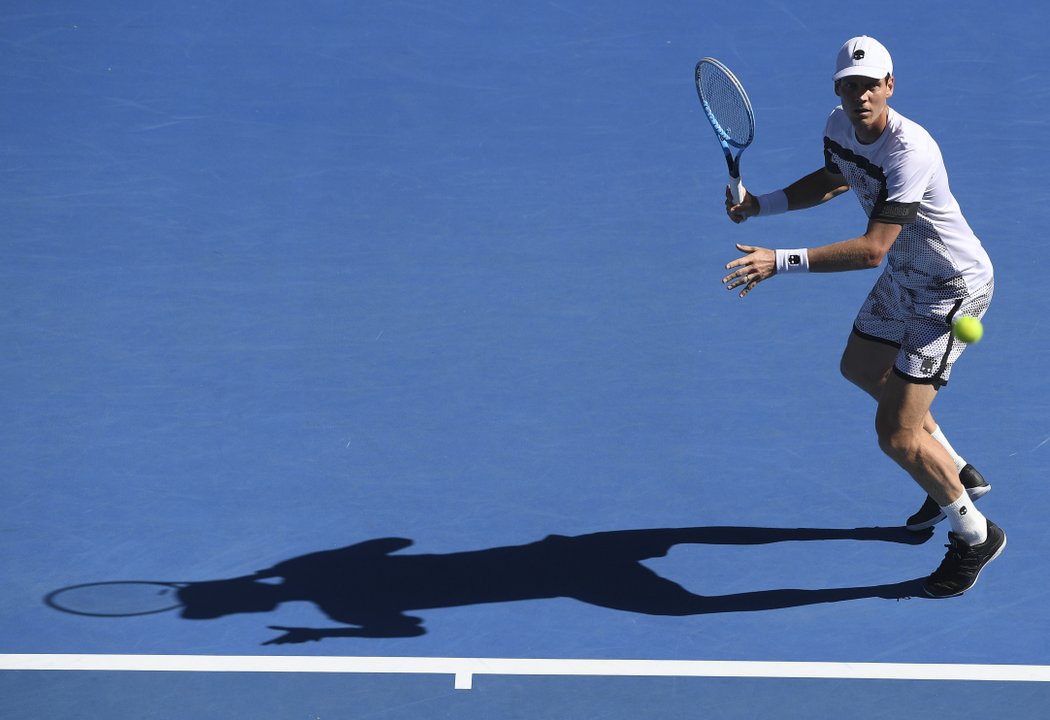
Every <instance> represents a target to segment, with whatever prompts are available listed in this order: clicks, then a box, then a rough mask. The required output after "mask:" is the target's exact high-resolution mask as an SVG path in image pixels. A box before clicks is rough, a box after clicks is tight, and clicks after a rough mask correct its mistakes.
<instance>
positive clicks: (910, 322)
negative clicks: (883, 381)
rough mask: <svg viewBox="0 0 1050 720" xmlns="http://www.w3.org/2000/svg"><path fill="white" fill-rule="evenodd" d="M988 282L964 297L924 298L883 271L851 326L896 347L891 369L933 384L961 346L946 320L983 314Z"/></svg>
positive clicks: (947, 370)
mask: <svg viewBox="0 0 1050 720" xmlns="http://www.w3.org/2000/svg"><path fill="white" fill-rule="evenodd" d="M994 287H995V281H994V280H992V281H989V283H988V284H987V285H985V286H984V287H983V288H981V290H979V291H978V292H976V293H975V294H973V295H970V296H967V297H964V298H949V299H942V298H932V299H930V300H929V301H925V300H924V299H923V298H922V297H921V296H919V295H918V294H917V293H916V292H915V291H914V290H911V289H908V288H905V287H903V286H902V285H900V284H899V283H897V281H896V280H894V279H893V277H892V276H891V275H890V274H889V273H888V272H884V273H883V274H882V277H880V278H879V280H878V282H876V283H875V287H873V288H872V289H871V293H870V294H869V295H868V299H867V300H866V301H865V302H864V305H863V306H862V307H861V309H860V312H859V313H857V319H856V320H855V321H854V324H853V331H854V332H855V333H857V334H858V335H860V336H861V337H863V338H866V339H868V340H874V341H876V342H882V343H886V344H888V345H893V346H894V347H896V348H898V349H899V350H900V352H898V353H897V360H896V362H895V363H894V366H893V368H894V370H895V371H896V372H897V374H898V375H900V376H902V377H903V378H904V379H906V380H910V381H911V382H916V383H927V384H933V385H937V386H938V387H939V386H941V385H944V384H946V383H947V382H948V376H949V375H951V372H952V365H953V364H954V363H955V361H956V360H958V359H959V356H960V355H962V351H963V350H965V349H966V343H964V342H961V341H959V340H956V339H955V336H954V335H952V333H951V328H952V321H953V320H954V319H955V318H956V317H959V316H961V315H972V316H973V317H975V318H981V317H983V316H984V313H985V311H986V310H988V306H989V305H990V304H991V302H992V292H993V290H994Z"/></svg>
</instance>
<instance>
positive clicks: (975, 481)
mask: <svg viewBox="0 0 1050 720" xmlns="http://www.w3.org/2000/svg"><path fill="white" fill-rule="evenodd" d="M959 481H960V482H962V484H963V487H964V488H966V494H967V495H969V496H970V499H971V500H976V499H977V498H979V497H982V496H983V495H984V494H985V493H987V492H988V491H989V490H991V489H992V486H991V485H989V484H988V483H987V482H985V480H984V476H983V475H981V473H979V472H977V468H975V467H974V466H973V465H967V466H966V467H964V468H963V469H962V470H960V471H959ZM943 519H944V513H943V512H942V511H941V507H940V505H938V504H937V503H936V502H935V501H934V499H933V498H931V497H930V496H929V495H927V496H926V502H924V503H923V504H922V507H921V508H919V511H918V512H917V513H915V514H914V515H912V516H911V517H910V518H908V522H907V524H906V525H905V526H904V527H906V528H908V529H909V530H911V531H912V532H919V531H920V530H925V529H927V528H931V527H933V526H934V525H936V524H937V523H939V522H940V521H941V520H943Z"/></svg>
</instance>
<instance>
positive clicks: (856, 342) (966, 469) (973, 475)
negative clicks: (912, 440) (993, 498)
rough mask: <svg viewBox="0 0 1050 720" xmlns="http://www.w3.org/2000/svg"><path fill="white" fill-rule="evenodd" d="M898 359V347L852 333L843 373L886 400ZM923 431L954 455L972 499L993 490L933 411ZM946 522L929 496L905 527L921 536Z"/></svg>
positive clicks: (852, 381)
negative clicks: (884, 394)
mask: <svg viewBox="0 0 1050 720" xmlns="http://www.w3.org/2000/svg"><path fill="white" fill-rule="evenodd" d="M896 357H897V348H896V346H894V345H888V344H886V343H881V342H877V341H874V340H868V339H866V338H863V337H861V336H860V335H857V334H856V333H850V337H849V341H848V342H847V343H846V349H845V351H844V352H843V353H842V361H841V364H840V370H841V372H842V375H843V376H844V377H845V378H846V379H847V380H849V381H850V382H851V383H853V384H854V385H856V386H857V387H859V388H860V389H861V390H863V391H864V392H866V393H867V394H868V395H870V396H871V397H872V398H874V399H875V400H876V402H877V401H878V400H879V399H880V398H881V397H882V390H883V387H884V386H885V385H886V380H887V378H889V376H890V375H891V374H892V373H893V363H894V361H895V360H896ZM922 427H923V429H924V430H925V431H926V432H927V433H930V435H931V437H933V438H934V439H935V440H936V441H937V442H938V443H940V444H941V446H942V447H943V448H945V450H946V451H947V452H948V453H949V454H950V455H951V457H952V460H953V462H954V464H955V467H956V471H957V472H958V474H959V480H960V482H962V484H963V486H964V487H965V488H966V491H967V493H968V494H969V495H970V497H971V498H972V499H974V500H976V499H977V498H979V497H982V496H983V495H984V494H985V493H987V492H988V491H989V490H990V489H991V485H989V484H988V483H987V482H986V481H985V479H984V477H983V476H982V475H981V473H980V472H979V471H978V470H977V468H975V467H974V466H973V465H970V464H969V463H967V462H966V460H964V459H963V458H962V457H961V456H960V455H959V454H958V453H957V452H956V451H955V449H954V448H952V446H951V443H949V442H948V439H947V438H946V437H945V436H944V433H942V432H940V429H939V428H938V426H937V421H936V420H934V418H933V414H932V413H931V412H930V411H929V410H927V412H926V415H925V416H924V417H923V422H922ZM944 518H945V515H944V513H942V512H941V509H940V506H939V505H938V504H937V502H936V501H935V500H934V499H933V498H932V497H930V496H929V495H927V497H926V500H925V501H924V502H923V504H922V507H920V508H919V509H918V510H917V511H916V512H914V513H912V515H910V516H909V517H908V520H907V522H906V523H905V526H906V527H907V528H908V529H909V530H912V531H915V532H919V531H922V530H926V529H927V528H930V527H933V526H934V525H936V524H937V523H939V522H940V521H941V520H943V519H944Z"/></svg>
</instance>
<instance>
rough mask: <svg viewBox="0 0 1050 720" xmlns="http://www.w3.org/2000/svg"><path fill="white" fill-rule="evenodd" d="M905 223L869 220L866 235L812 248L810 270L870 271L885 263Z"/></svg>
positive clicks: (809, 251) (809, 252) (810, 251)
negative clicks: (902, 224) (887, 254)
mask: <svg viewBox="0 0 1050 720" xmlns="http://www.w3.org/2000/svg"><path fill="white" fill-rule="evenodd" d="M900 232H901V226H900V225H897V224H896V223H884V222H879V221H877V220H869V221H868V228H867V230H865V231H864V234H863V235H861V236H859V237H855V238H850V239H849V240H843V241H842V242H837V243H832V244H831V245H822V246H820V247H815V248H810V249H809V250H808V255H809V271H810V272H843V271H845V270H869V269H872V268H877V267H878V266H879V265H881V264H882V259H883V258H884V257H886V253H888V252H889V251H890V246H891V245H893V242H894V241H895V240H896V239H897V236H898V235H900Z"/></svg>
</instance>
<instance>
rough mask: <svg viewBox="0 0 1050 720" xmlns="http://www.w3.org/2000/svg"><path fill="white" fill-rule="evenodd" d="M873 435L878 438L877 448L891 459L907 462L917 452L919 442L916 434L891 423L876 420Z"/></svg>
mask: <svg viewBox="0 0 1050 720" xmlns="http://www.w3.org/2000/svg"><path fill="white" fill-rule="evenodd" d="M875 433H876V434H877V435H878V438H879V448H880V449H881V450H882V452H884V453H886V454H887V455H889V456H890V457H891V458H894V459H896V460H905V461H907V459H908V458H911V457H914V456H915V455H917V454H918V452H919V447H920V440H919V438H918V437H917V436H916V434H915V433H914V432H912V431H910V430H906V429H904V428H902V427H900V425H898V424H896V423H894V422H892V421H884V420H881V419H879V418H876V420H875Z"/></svg>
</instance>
